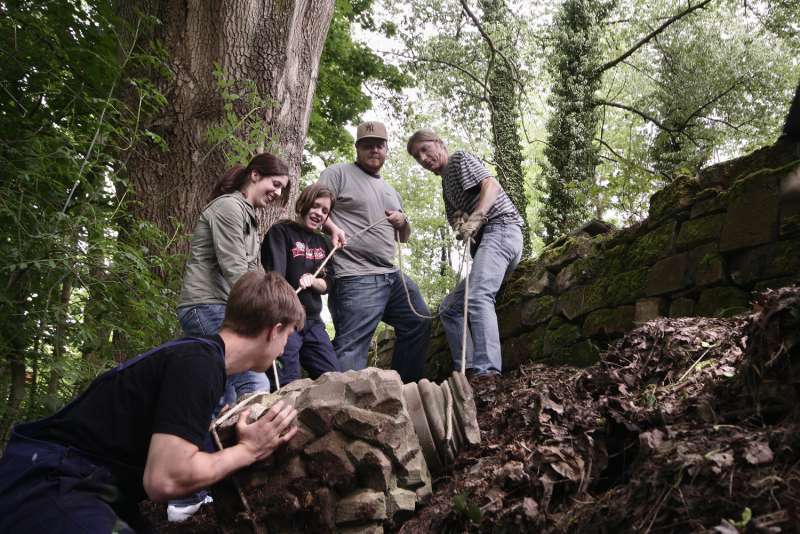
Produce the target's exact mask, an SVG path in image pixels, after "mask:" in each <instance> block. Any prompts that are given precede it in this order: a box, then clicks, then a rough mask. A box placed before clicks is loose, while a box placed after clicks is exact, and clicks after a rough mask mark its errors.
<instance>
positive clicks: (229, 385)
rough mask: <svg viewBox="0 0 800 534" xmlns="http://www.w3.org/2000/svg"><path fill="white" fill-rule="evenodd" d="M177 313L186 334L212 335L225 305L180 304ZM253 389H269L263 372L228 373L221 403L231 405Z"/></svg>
mask: <svg viewBox="0 0 800 534" xmlns="http://www.w3.org/2000/svg"><path fill="white" fill-rule="evenodd" d="M177 313H178V321H180V323H181V328H183V331H184V332H185V333H186V335H187V336H213V335H214V334H217V333H219V330H220V328H222V321H223V319H225V305H224V304H198V305H196V306H182V307H180V308H178V312H177ZM254 391H269V380H268V379H267V375H266V374H265V373H257V372H255V371H245V372H243V373H237V374H233V375H230V376H229V377H228V380H227V381H226V382H225V393H224V395H223V397H222V404H223V405H224V404H227V405H228V406H233V405H234V404H236V399H237V398H238V397H241V396H242V395H246V394H248V393H253V392H254ZM215 415H216V414H215Z"/></svg>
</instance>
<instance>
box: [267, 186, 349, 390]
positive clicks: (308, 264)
mask: <svg viewBox="0 0 800 534" xmlns="http://www.w3.org/2000/svg"><path fill="white" fill-rule="evenodd" d="M333 204H334V196H333V193H332V192H331V190H330V189H328V188H327V187H325V186H323V185H320V184H314V185H310V186H308V187H306V188H305V189H304V190H303V192H302V193H300V197H299V198H298V199H297V203H296V204H295V209H294V211H295V214H296V219H295V220H294V221H289V220H284V221H278V222H277V223H275V224H273V225H272V227H270V229H269V231H268V232H267V235H266V236H264V241H263V243H262V244H261V263H262V264H263V266H264V269H266V270H268V271H275V272H277V273H279V274H281V275H283V277H284V278H286V281H287V282H289V283H290V284H291V285H292V287H295V288H298V287H300V288H302V290H301V291H300V293H299V294H298V297H299V298H300V302H301V303H302V304H303V306H304V307H305V309H306V324H305V326H304V328H303V329H302V330H300V331H298V332H295V333H293V334H291V335H290V336H289V339H288V340H287V342H286V348H285V349H284V351H283V355H282V356H281V358H280V361H281V366H280V369H279V371H278V376H279V378H280V383H281V385H284V384H288V383H289V382H291V381H293V380H297V379H298V378H300V366H301V365H302V366H303V369H305V370H306V371H307V372H308V375H309V376H310V377H311V378H318V377H319V376H320V375H322V374H323V373H326V372H328V371H341V367H340V366H339V360H338V359H337V358H336V353H335V352H334V351H333V345H331V340H330V337H328V333H327V331H326V330H325V323H323V322H322V319H321V318H320V312H321V311H322V295H323V294H324V293H327V291H328V277H327V276H326V273H325V270H324V269H323V271H322V272H320V274H319V276H318V277H316V278H314V275H313V273H314V272H315V271H316V270H317V268H318V267H319V266H320V264H321V263H322V262H323V261H324V260H325V258H326V257H327V255H328V253H329V252H330V251H331V244H330V241H329V240H328V238H327V237H325V236H323V235H322V233H320V231H319V230H320V228H321V227H322V223H324V222H325V220H326V219H327V218H328V214H329V213H330V211H331V210H332V209H333ZM270 378H272V377H270ZM274 387H275V384H273V388H274Z"/></svg>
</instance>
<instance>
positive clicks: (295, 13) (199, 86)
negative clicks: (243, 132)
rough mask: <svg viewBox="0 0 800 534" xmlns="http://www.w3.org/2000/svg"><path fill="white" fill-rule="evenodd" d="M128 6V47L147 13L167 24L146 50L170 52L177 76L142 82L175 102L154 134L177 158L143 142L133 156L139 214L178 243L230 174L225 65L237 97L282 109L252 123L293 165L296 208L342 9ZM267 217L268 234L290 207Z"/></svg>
mask: <svg viewBox="0 0 800 534" xmlns="http://www.w3.org/2000/svg"><path fill="white" fill-rule="evenodd" d="M120 4H121V5H120V8H119V10H120V15H121V16H122V19H123V20H125V21H127V23H128V24H129V28H128V29H127V32H128V43H127V45H126V46H130V42H131V41H132V36H133V35H134V31H133V28H136V25H137V23H138V18H137V14H136V13H137V12H144V13H146V14H147V15H151V16H154V17H157V19H158V20H159V21H160V24H159V25H158V26H156V27H155V29H154V30H153V31H151V32H148V35H146V36H145V37H144V38H140V39H139V42H140V43H142V44H147V43H150V42H153V41H154V40H155V42H159V43H161V45H162V46H163V47H164V49H165V52H166V55H167V59H166V62H167V66H168V68H169V71H170V73H171V76H164V75H163V74H161V73H160V72H156V70H155V69H152V70H150V71H149V72H146V73H139V74H144V75H145V76H146V77H147V78H149V79H150V81H152V82H153V83H154V84H155V86H156V87H157V88H158V90H159V91H160V92H161V93H162V94H163V95H164V96H165V98H166V104H165V105H164V106H163V107H162V108H161V109H160V110H158V111H157V113H156V116H154V117H151V118H150V119H149V120H148V121H147V122H146V123H145V127H146V128H147V129H149V130H150V131H151V132H152V133H155V134H157V135H158V136H160V137H161V139H163V140H164V142H165V143H166V145H167V147H168V150H163V148H162V147H161V146H159V145H158V144H157V143H155V142H151V141H147V140H143V141H141V142H139V143H137V144H136V145H135V146H134V148H133V151H132V152H131V153H130V154H128V156H129V158H130V159H129V160H128V163H127V166H126V169H125V170H124V172H125V177H126V178H127V179H128V182H127V183H128V184H129V186H130V191H129V198H131V197H132V198H133V199H135V200H136V201H137V202H136V203H134V204H133V205H132V214H133V215H134V216H137V217H141V218H144V219H146V220H149V221H152V222H154V223H156V224H157V225H158V226H159V227H160V228H162V229H163V230H164V231H165V232H167V233H168V234H170V235H171V234H172V233H173V232H174V231H175V230H176V229H182V230H183V231H185V232H191V230H192V228H193V227H194V223H195V221H196V219H197V216H198V215H199V214H200V212H201V211H202V209H203V207H204V206H205V205H206V203H207V201H208V199H209V195H210V193H211V191H212V189H213V186H214V183H215V182H216V180H217V178H218V177H220V176H221V175H222V174H223V172H224V171H225V169H226V168H227V166H228V162H226V161H225V158H224V156H223V154H222V152H221V150H219V147H218V146H213V145H212V144H211V143H209V142H208V140H207V137H206V136H207V132H208V128H209V127H212V126H215V125H218V124H220V121H221V119H222V118H223V114H224V109H223V100H222V97H221V90H220V88H219V86H218V82H217V80H216V79H215V77H214V70H215V66H216V65H218V66H219V67H220V68H221V69H222V71H223V73H224V76H225V78H226V79H229V80H232V81H233V82H234V87H233V88H232V90H233V91H234V92H235V91H240V90H242V89H243V88H244V87H245V85H246V84H247V83H248V82H251V83H252V87H254V88H255V89H256V91H257V93H258V94H259V96H260V97H261V98H263V99H266V100H268V101H270V102H271V103H273V104H274V105H272V106H266V108H263V109H258V110H256V111H255V113H253V114H252V115H251V118H252V117H253V116H257V117H258V118H259V119H261V120H262V121H263V124H264V125H265V127H266V128H268V129H269V133H270V134H271V136H272V139H274V144H275V146H276V147H277V149H276V150H275V152H277V153H278V154H279V155H281V156H282V157H284V158H285V159H286V161H287V162H288V163H289V173H290V178H291V180H292V191H291V192H292V195H291V197H290V204H289V206H291V204H292V203H293V199H294V198H295V197H296V194H297V182H298V178H299V176H300V162H301V156H302V150H303V144H304V140H305V135H306V130H307V128H308V119H309V114H310V111H311V100H312V97H313V93H314V87H315V83H316V77H317V69H318V65H319V58H320V54H321V52H322V47H323V45H324V42H325V36H326V34H327V31H328V25H329V23H330V19H331V17H332V14H333V6H334V1H333V0H294V1H292V0H289V1H286V2H277V1H269V0H225V1H224V2H220V1H216V0H205V1H196V2H190V3H188V4H187V2H182V1H177V0H146V1H135V0H122V1H121V3H120ZM126 46H123V49H126ZM126 100H127V101H128V104H129V106H131V109H135V106H136V105H137V102H138V95H137V94H133V93H131V94H129V95H127V96H126ZM239 104H241V105H240V106H238V108H237V109H234V112H235V113H237V114H238V115H239V116H240V117H241V116H243V115H244V114H246V113H248V112H250V111H252V110H246V109H244V108H243V107H242V105H244V103H243V102H239ZM235 107H237V106H235ZM131 193H132V195H131ZM289 206H287V207H289ZM263 211H264V213H262V214H261V218H262V229H265V228H266V226H267V224H266V223H269V222H272V221H274V220H275V219H276V218H278V217H280V216H281V215H283V214H284V210H283V208H280V207H272V208H269V209H267V210H263ZM175 243H177V244H176V245H174V247H175V250H171V251H169V252H181V251H186V250H188V243H187V242H186V241H185V240H184V241H176V242H175Z"/></svg>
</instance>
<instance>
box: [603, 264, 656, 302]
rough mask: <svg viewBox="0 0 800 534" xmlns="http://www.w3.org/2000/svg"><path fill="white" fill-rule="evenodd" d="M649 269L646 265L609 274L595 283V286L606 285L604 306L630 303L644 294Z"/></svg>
mask: <svg viewBox="0 0 800 534" xmlns="http://www.w3.org/2000/svg"><path fill="white" fill-rule="evenodd" d="M648 275H649V270H648V269H647V268H646V267H642V268H641V269H636V270H633V271H627V272H624V273H619V274H616V275H613V276H609V277H607V278H605V279H603V280H599V281H598V282H596V283H595V287H598V286H602V285H604V284H605V285H606V288H605V297H604V300H603V303H604V305H605V306H620V305H622V304H632V303H633V302H634V301H635V300H636V299H638V298H639V297H641V296H642V295H644V293H645V290H646V289H647V281H648Z"/></svg>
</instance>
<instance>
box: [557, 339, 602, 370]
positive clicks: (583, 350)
mask: <svg viewBox="0 0 800 534" xmlns="http://www.w3.org/2000/svg"><path fill="white" fill-rule="evenodd" d="M599 360H600V348H599V347H598V346H597V345H595V344H594V343H593V342H592V341H591V340H589V339H584V340H582V341H579V342H578V343H575V344H574V345H569V346H565V347H559V348H557V349H555V350H554V351H553V352H552V353H551V354H550V358H549V359H548V360H547V363H549V364H551V365H574V366H575V367H588V366H590V365H594V364H595V363H597V362H598V361H599Z"/></svg>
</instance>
